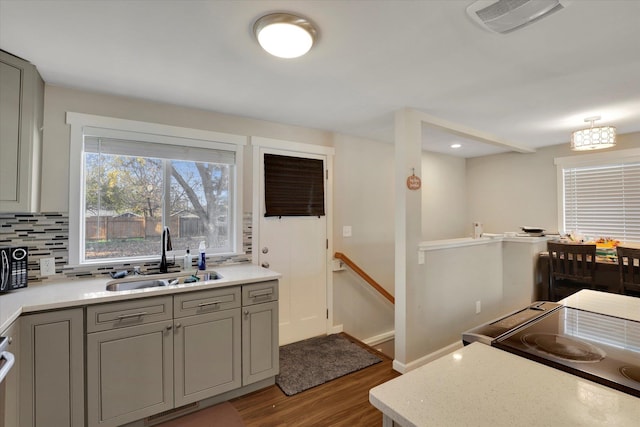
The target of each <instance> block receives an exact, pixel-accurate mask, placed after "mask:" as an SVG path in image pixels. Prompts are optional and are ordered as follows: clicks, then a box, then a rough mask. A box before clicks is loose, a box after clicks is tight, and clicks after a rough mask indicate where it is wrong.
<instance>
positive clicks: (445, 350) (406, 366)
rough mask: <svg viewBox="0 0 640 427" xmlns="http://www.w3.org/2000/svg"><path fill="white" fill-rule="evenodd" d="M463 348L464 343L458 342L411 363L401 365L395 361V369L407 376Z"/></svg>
mask: <svg viewBox="0 0 640 427" xmlns="http://www.w3.org/2000/svg"><path fill="white" fill-rule="evenodd" d="M462 347H463V345H462V341H456V342H455V343H453V344H449V345H448V346H446V347H443V348H441V349H439V350H436V351H434V352H433V353H429V354H427V355H426V356H423V357H421V358H419V359H416V360H413V361H411V362H409V363H401V362H399V361H398V360H396V359H394V361H393V369H394V370H396V371H398V372H400V373H401V374H406V373H407V372H409V371H412V370H414V369H416V368H419V367H420V366H424V365H426V364H427V363H429V362H433V361H434V360H436V359H439V358H441V357H442V356H446V355H447V354H449V353H452V352H454V351H456V350H460V349H461V348H462Z"/></svg>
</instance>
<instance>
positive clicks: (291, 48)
mask: <svg viewBox="0 0 640 427" xmlns="http://www.w3.org/2000/svg"><path fill="white" fill-rule="evenodd" d="M253 33H254V34H255V36H256V39H257V40H258V43H260V46H262V48H263V49H264V50H266V51H267V52H268V53H270V54H271V55H273V56H277V57H279V58H297V57H299V56H302V55H304V54H305V53H307V52H308V51H309V49H311V47H312V46H313V43H314V42H315V39H316V36H317V31H316V29H315V28H314V27H313V25H312V24H311V22H309V21H308V20H307V19H304V18H301V17H299V16H296V15H292V14H290V13H272V14H269V15H265V16H263V17H262V18H260V19H258V20H257V21H256V23H255V24H254V25H253Z"/></svg>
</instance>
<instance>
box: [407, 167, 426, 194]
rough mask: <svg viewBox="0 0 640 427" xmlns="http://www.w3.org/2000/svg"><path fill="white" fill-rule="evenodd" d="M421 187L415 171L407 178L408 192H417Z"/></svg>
mask: <svg viewBox="0 0 640 427" xmlns="http://www.w3.org/2000/svg"><path fill="white" fill-rule="evenodd" d="M420 187H422V181H421V180H420V177H419V176H416V173H415V169H414V172H413V173H412V174H411V176H410V177H409V178H407V188H408V189H409V190H419V189H420Z"/></svg>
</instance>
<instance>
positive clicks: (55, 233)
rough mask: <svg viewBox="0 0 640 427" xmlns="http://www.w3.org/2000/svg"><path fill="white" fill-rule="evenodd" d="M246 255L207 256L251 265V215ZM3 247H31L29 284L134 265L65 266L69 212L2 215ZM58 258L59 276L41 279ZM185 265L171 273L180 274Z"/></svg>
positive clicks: (152, 266) (246, 220) (151, 265)
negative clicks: (44, 261) (44, 264)
mask: <svg viewBox="0 0 640 427" xmlns="http://www.w3.org/2000/svg"><path fill="white" fill-rule="evenodd" d="M242 235H243V236H242V246H243V250H244V252H245V253H244V254H243V255H237V256H214V257H207V265H208V266H210V267H215V266H216V265H223V264H224V265H228V264H238V263H245V262H251V250H252V247H251V213H250V212H247V213H245V214H244V216H243V227H242ZM0 246H27V247H28V248H29V267H28V269H29V284H34V283H42V282H49V281H59V280H61V279H64V278H67V279H73V278H77V277H82V278H87V277H91V276H95V277H100V276H105V275H108V274H109V273H110V272H112V271H121V270H131V269H133V265H132V264H128V263H127V264H113V265H109V266H90V267H73V268H71V267H65V266H66V265H67V264H68V262H69V215H68V214H66V213H35V214H28V213H27V214H13V213H11V214H7V213H0ZM52 257H53V258H55V264H56V274H55V275H54V276H48V277H41V276H40V259H41V258H52ZM181 264H182V263H181V262H178V261H177V260H176V265H175V266H172V267H170V271H174V272H175V271H180V265H181ZM135 265H136V266H138V265H139V266H140V267H141V270H142V271H143V272H145V271H157V270H158V262H148V263H142V264H141V263H135Z"/></svg>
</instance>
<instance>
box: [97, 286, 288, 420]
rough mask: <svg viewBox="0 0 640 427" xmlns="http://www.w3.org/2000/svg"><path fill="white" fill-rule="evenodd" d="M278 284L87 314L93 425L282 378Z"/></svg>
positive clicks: (182, 295) (123, 304) (136, 302)
mask: <svg viewBox="0 0 640 427" xmlns="http://www.w3.org/2000/svg"><path fill="white" fill-rule="evenodd" d="M277 299H278V281H277V280H273V281H268V282H260V283H255V284H250V285H237V286H230V287H225V288H217V289H210V290H203V291H197V292H185V293H180V294H176V295H175V296H162V297H151V298H141V299H138V300H129V301H125V302H117V303H108V304H100V305H95V306H89V307H87V322H86V324H87V340H86V342H87V344H86V345H87V348H86V357H87V373H86V375H87V419H88V426H89V427H98V426H99V427H116V426H120V425H123V424H127V423H131V422H134V421H137V420H142V419H143V418H146V417H149V416H151V415H155V414H158V413H160V412H164V411H167V410H170V409H173V408H178V407H181V406H184V405H187V404H189V403H193V402H196V401H201V400H204V399H207V398H210V397H214V396H217V395H220V394H223V393H226V392H232V391H235V390H238V389H241V388H242V387H243V386H246V385H249V384H253V383H256V382H259V381H261V380H265V379H268V378H270V377H275V375H276V374H277V373H278V369H279V364H278V350H279V349H278V301H277Z"/></svg>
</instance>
